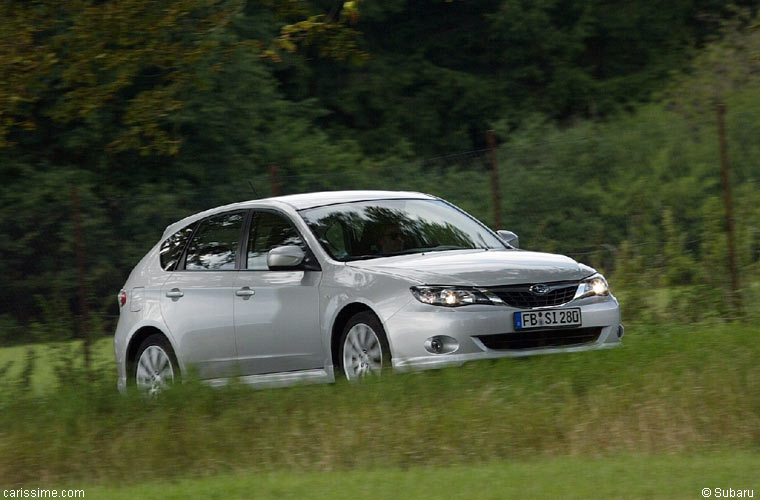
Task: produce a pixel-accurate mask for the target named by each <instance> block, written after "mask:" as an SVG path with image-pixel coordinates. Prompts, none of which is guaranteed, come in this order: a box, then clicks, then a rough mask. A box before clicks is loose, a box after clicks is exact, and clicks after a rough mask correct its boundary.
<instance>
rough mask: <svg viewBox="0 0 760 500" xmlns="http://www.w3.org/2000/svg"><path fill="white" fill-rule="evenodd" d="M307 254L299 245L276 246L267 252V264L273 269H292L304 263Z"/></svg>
mask: <svg viewBox="0 0 760 500" xmlns="http://www.w3.org/2000/svg"><path fill="white" fill-rule="evenodd" d="M305 258H306V254H305V253H304V251H303V249H302V248H301V247H299V246H297V245H285V246H282V247H275V248H273V249H271V250H270V251H269V253H267V266H268V267H269V269H271V270H272V271H292V270H295V269H296V268H297V267H298V266H300V265H301V264H302V263H303V260H304V259H305Z"/></svg>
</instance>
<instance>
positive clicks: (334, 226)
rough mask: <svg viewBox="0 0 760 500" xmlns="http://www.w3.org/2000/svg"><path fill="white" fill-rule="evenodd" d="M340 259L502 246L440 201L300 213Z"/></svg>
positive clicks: (389, 202) (335, 207)
mask: <svg viewBox="0 0 760 500" xmlns="http://www.w3.org/2000/svg"><path fill="white" fill-rule="evenodd" d="M300 214H301V216H302V217H303V218H304V220H305V221H306V223H307V224H308V226H309V228H311V230H312V232H313V233H314V235H315V236H316V237H317V239H318V240H319V242H320V243H321V244H322V247H323V248H324V249H325V251H326V252H327V253H329V254H330V256H331V257H332V258H334V259H336V260H339V261H344V262H345V261H350V260H359V259H373V258H377V257H389V256H392V255H403V254H411V253H422V252H436V251H446V250H462V249H474V248H482V249H487V248H498V249H504V248H507V246H506V245H505V244H504V243H502V241H501V240H500V239H499V238H498V237H496V236H495V235H494V234H493V233H492V232H491V231H489V230H488V229H487V228H486V227H485V226H483V225H482V224H480V223H478V222H477V221H475V220H474V219H472V218H471V217H469V216H468V215H466V214H464V213H463V212H461V211H460V210H457V209H456V208H454V207H452V206H451V205H449V204H448V203H445V202H443V201H440V200H372V201H361V202H354V203H341V204H337V205H329V206H325V207H317V208H312V209H308V210H302V211H301V212H300Z"/></svg>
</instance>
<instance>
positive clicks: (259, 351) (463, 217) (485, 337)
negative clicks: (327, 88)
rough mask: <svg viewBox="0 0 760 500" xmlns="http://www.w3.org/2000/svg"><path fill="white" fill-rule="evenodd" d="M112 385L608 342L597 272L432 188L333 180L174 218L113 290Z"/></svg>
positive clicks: (414, 363) (350, 370)
mask: <svg viewBox="0 0 760 500" xmlns="http://www.w3.org/2000/svg"><path fill="white" fill-rule="evenodd" d="M118 300H119V305H120V309H121V314H120V317H119V323H118V326H117V329H116V335H115V337H114V348H115V353H116V363H117V366H118V373H119V388H120V389H121V390H124V389H125V388H126V387H127V386H128V385H132V384H134V385H136V386H137V387H138V388H140V389H142V390H146V391H149V392H158V391H160V390H161V389H163V388H164V387H165V386H166V385H167V384H169V383H171V382H173V381H175V380H178V379H179V378H180V377H181V375H187V374H188V373H194V374H195V375H196V376H197V377H200V378H201V379H203V380H206V381H207V382H208V383H210V384H212V385H217V384H223V383H225V382H226V381H227V380H230V379H231V378H232V377H237V378H240V379H241V380H242V381H243V382H246V383H251V384H266V385H281V384H289V383H292V382H296V381H302V382H303V381H312V382H331V381H334V380H335V377H336V376H345V377H346V378H348V379H349V380H354V379H358V378H361V377H363V376H365V375H367V374H379V373H380V372H381V371H383V370H385V369H393V370H395V371H406V370H411V369H420V368H435V367H442V366H446V365H456V364H461V363H463V362H465V361H471V360H478V359H490V358H502V357H516V356H527V355H532V354H545V353H555V352H568V351H584V350H589V349H601V348H607V347H614V346H616V345H618V344H620V340H621V338H622V337H623V333H624V329H623V325H621V323H620V309H619V306H618V302H617V300H616V299H615V297H614V296H613V295H612V293H611V292H610V290H609V288H608V286H607V282H606V281H605V279H604V277H603V276H602V275H600V274H599V273H597V272H596V271H595V270H594V269H592V268H591V267H588V266H586V265H584V264H579V263H578V262H576V261H574V260H573V259H571V258H569V257H564V256H561V255H553V254H547V253H537V252H529V251H524V250H519V249H518V248H517V237H516V236H515V235H514V234H513V233H510V232H508V231H499V232H498V233H495V232H493V231H491V230H490V229H488V228H487V227H486V226H485V225H483V224H482V223H481V222H479V221H478V220H476V219H475V218H474V217H472V216H470V215H468V214H467V213H465V212H463V211H462V210H460V209H458V208H457V207H455V206H453V205H452V204H450V203H448V202H446V201H444V200H442V199H439V198H436V197H434V196H430V195H426V194H421V193H411V192H393V191H340V192H324V193H313V194H299V195H292V196H281V197H276V198H269V199H263V200H254V201H247V202H242V203H236V204H233V205H227V206H223V207H219V208H214V209H212V210H208V211H205V212H202V213H199V214H196V215H193V216H190V217H187V218H185V219H183V220H181V221H179V222H176V223H174V224H172V225H170V226H169V227H167V228H166V231H164V234H163V236H162V237H161V240H160V241H159V242H158V243H157V244H156V246H155V247H153V248H152V249H151V250H150V251H149V252H148V254H147V255H146V256H145V257H144V258H143V259H142V260H141V261H140V263H139V264H137V266H136V267H135V269H134V270H133V271H132V273H131V274H130V276H129V279H128V280H127V282H126V284H125V285H124V288H123V290H121V292H120V293H119V296H118Z"/></svg>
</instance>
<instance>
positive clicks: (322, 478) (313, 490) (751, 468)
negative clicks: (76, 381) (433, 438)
mask: <svg viewBox="0 0 760 500" xmlns="http://www.w3.org/2000/svg"><path fill="white" fill-rule="evenodd" d="M758 470H760V454H747V453H738V454H706V455H698V456H680V455H674V456H668V455H658V456H654V457H651V456H646V457H642V456H633V457H630V456H628V457H615V458H609V457H608V458H584V457H563V458H557V459H544V460H523V461H519V462H495V463H488V464H483V465H477V466H461V467H414V468H410V469H407V470H400V469H379V470H370V471H348V472H309V473H300V472H294V471H291V472H271V473H258V474H238V475H220V476H214V477H205V478H199V479H182V480H177V481H169V482H150V483H145V484H137V485H130V484H123V485H120V486H105V487H103V486H101V487H95V488H84V489H85V493H86V494H87V498H109V499H113V500H120V499H132V498H140V499H166V500H172V499H177V500H179V499H187V498H197V499H209V498H219V499H221V498H223V499H229V500H235V499H240V500H243V499H249V498H256V499H267V498H273V499H275V498H276V499H293V500H303V499H330V500H343V499H346V500H349V499H355V498H372V499H388V500H397V499H402V498H403V499H409V500H414V499H439V498H446V499H472V498H475V499H479V500H489V499H494V500H495V499H509V498H515V499H518V498H519V499H522V498H530V499H535V498H538V499H544V498H545V499H558V498H562V499H566V500H572V499H591V498H600V499H601V498H605V499H608V498H646V499H669V500H678V499H684V500H694V499H697V498H703V497H702V489H703V488H710V489H711V490H713V496H714V495H715V493H714V490H715V488H720V489H721V490H729V491H730V490H731V489H732V490H734V491H740V490H751V491H753V493H754V495H760V476H758V474H757V471H758ZM138 482H139V480H138ZM76 487H77V488H81V487H82V486H81V485H78V486H76ZM755 497H756V496H755Z"/></svg>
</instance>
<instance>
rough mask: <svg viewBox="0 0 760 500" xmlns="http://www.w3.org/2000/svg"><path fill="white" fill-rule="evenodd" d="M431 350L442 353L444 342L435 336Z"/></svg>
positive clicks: (431, 342) (431, 343)
mask: <svg viewBox="0 0 760 500" xmlns="http://www.w3.org/2000/svg"><path fill="white" fill-rule="evenodd" d="M430 350H432V351H433V352H434V353H436V354H441V351H443V342H441V339H439V338H436V337H433V340H431V341H430Z"/></svg>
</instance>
